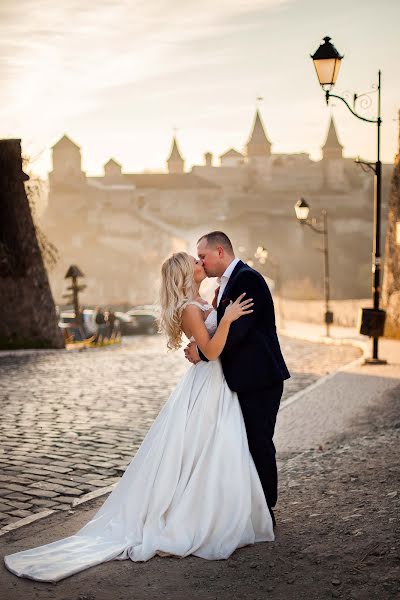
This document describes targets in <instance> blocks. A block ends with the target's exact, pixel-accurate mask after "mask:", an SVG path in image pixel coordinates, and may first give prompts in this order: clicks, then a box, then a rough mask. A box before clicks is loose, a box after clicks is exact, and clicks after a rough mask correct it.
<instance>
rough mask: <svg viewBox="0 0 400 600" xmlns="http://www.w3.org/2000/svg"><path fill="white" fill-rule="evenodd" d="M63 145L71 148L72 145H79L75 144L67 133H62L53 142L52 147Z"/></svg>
mask: <svg viewBox="0 0 400 600" xmlns="http://www.w3.org/2000/svg"><path fill="white" fill-rule="evenodd" d="M63 146H64V147H66V148H71V146H72V147H74V148H78V149H80V147H79V146H78V145H77V144H75V142H73V141H72V140H71V139H70V138H69V137H68V136H67V135H63V136H62V138H61V139H59V140H58V142H56V143H55V144H54V146H52V148H53V149H54V148H62V147H63Z"/></svg>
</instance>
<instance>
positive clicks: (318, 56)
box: [311, 36, 343, 90]
mask: <svg viewBox="0 0 400 600" xmlns="http://www.w3.org/2000/svg"><path fill="white" fill-rule="evenodd" d="M311 58H312V59H313V61H314V67H315V71H316V73H317V77H318V81H319V83H320V85H321V86H322V88H323V89H324V90H325V89H328V90H330V89H331V88H332V87H333V86H334V85H335V83H336V79H337V76H338V74H339V69H340V62H341V60H342V58H343V56H341V55H340V54H339V52H338V51H337V50H336V48H335V46H334V45H333V44H332V43H331V38H330V37H328V36H326V37H324V43H323V44H321V45H320V47H319V48H318V50H317V51H316V52H314V54H312V55H311Z"/></svg>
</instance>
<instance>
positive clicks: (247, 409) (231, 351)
mask: <svg viewBox="0 0 400 600" xmlns="http://www.w3.org/2000/svg"><path fill="white" fill-rule="evenodd" d="M197 253H198V256H199V259H200V260H201V261H202V263H203V267H204V270H205V272H206V275H207V276H208V277H219V278H220V284H219V288H217V290H216V295H215V300H216V306H217V318H218V323H219V322H220V320H221V318H222V316H223V314H224V312H225V308H226V307H227V306H228V304H229V302H230V301H232V302H234V301H235V300H236V298H237V297H238V296H240V294H242V293H243V292H246V296H245V297H246V298H253V301H254V306H253V309H254V311H253V313H252V314H250V315H246V316H245V317H242V318H241V319H238V320H237V321H234V322H233V323H232V325H231V328H230V331H229V335H228V339H227V342H226V345H225V348H224V349H223V351H222V353H221V356H220V358H221V364H222V369H223V371H224V375H225V379H226V381H227V383H228V386H229V387H230V389H231V390H232V391H234V392H237V394H238V398H239V402H240V406H241V409H242V413H243V418H244V422H245V425H246V431H247V438H248V443H249V449H250V452H251V455H252V457H253V460H254V463H255V466H256V469H257V471H258V475H259V477H260V481H261V484H262V487H263V490H264V494H265V498H266V500H267V504H268V507H269V510H270V512H271V516H272V521H273V524H274V525H275V517H274V513H273V511H272V508H273V507H274V506H275V504H276V501H277V495H278V475H277V468H276V459H275V446H274V443H273V440H272V438H273V435H274V429H275V421H276V415H277V412H278V409H279V404H280V400H281V396H282V392H283V381H284V380H285V379H288V378H289V377H290V374H289V371H288V369H287V367H286V364H285V361H284V359H283V356H282V353H281V349H280V346H279V341H278V337H277V334H276V327H275V312H274V304H273V301H272V296H271V293H270V291H269V288H268V286H267V284H266V283H265V280H264V278H263V277H262V275H260V273H258V272H257V271H255V270H254V269H252V268H250V267H249V266H248V265H246V264H244V263H243V262H242V261H241V260H239V259H238V258H235V254H234V252H233V248H232V244H231V241H230V239H229V238H228V236H227V235H226V234H225V233H223V232H222V231H213V232H211V233H207V234H206V235H203V236H202V237H201V238H200V239H199V241H198V242H197ZM214 304H215V302H214ZM185 356H186V358H187V359H188V360H189V361H190V362H192V363H196V362H198V361H199V360H205V361H207V359H206V357H205V356H204V355H203V354H201V352H200V356H199V353H198V350H197V347H196V345H195V344H194V343H193V342H192V343H191V344H189V346H187V348H186V349H185Z"/></svg>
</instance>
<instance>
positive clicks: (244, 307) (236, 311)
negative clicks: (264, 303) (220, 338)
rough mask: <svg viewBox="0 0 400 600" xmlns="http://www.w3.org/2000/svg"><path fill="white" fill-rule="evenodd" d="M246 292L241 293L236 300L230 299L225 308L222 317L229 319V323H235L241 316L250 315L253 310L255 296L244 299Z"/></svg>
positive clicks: (225, 319)
mask: <svg viewBox="0 0 400 600" xmlns="http://www.w3.org/2000/svg"><path fill="white" fill-rule="evenodd" d="M245 295H246V292H243V294H240V296H239V297H238V298H237V299H236V300H235V302H232V300H231V301H230V303H229V304H228V306H227V307H226V309H225V313H224V316H223V317H222V319H223V320H224V321H227V322H228V323H233V321H236V320H237V319H240V317H243V316H244V315H249V314H251V313H252V312H253V309H252V306H254V302H253V298H248V299H247V300H244V297H245Z"/></svg>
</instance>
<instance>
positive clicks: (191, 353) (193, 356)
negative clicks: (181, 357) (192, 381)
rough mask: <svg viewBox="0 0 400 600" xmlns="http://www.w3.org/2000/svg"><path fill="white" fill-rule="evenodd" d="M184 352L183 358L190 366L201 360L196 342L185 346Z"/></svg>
mask: <svg viewBox="0 0 400 600" xmlns="http://www.w3.org/2000/svg"><path fill="white" fill-rule="evenodd" d="M184 352H185V358H187V360H188V361H189V362H191V363H192V364H194V365H195V364H196V363H198V362H200V361H201V358H200V356H199V353H198V351H197V345H196V342H190V343H189V344H188V345H187V346H186V348H185V350H184Z"/></svg>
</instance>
